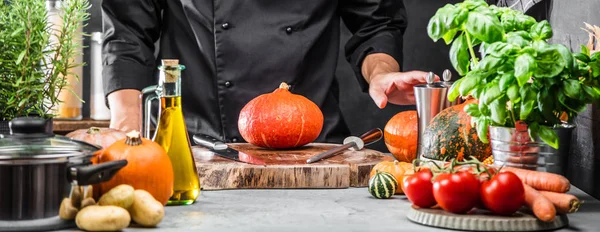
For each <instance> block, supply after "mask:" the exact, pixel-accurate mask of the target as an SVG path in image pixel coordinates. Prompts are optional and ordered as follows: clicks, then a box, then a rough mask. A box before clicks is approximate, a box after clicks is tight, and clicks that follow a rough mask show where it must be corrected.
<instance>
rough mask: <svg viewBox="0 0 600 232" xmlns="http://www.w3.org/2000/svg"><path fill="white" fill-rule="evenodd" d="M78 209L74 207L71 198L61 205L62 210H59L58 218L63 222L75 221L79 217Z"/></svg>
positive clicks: (63, 201) (64, 200)
mask: <svg viewBox="0 0 600 232" xmlns="http://www.w3.org/2000/svg"><path fill="white" fill-rule="evenodd" d="M77 212H79V210H77V208H75V207H74V206H73V204H72V203H71V199H70V198H65V199H63V200H62V202H61V203H60V208H59V210H58V216H59V217H60V218H61V219H63V220H73V219H74V218H75V215H77Z"/></svg>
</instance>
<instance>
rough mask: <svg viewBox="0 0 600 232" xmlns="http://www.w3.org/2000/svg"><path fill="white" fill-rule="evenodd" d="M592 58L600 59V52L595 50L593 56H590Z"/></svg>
mask: <svg viewBox="0 0 600 232" xmlns="http://www.w3.org/2000/svg"><path fill="white" fill-rule="evenodd" d="M590 59H591V60H593V61H597V60H600V52H594V54H592V56H591V57H590Z"/></svg>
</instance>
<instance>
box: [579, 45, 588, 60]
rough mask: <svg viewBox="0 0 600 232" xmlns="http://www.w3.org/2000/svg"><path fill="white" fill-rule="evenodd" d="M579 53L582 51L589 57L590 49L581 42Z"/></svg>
mask: <svg viewBox="0 0 600 232" xmlns="http://www.w3.org/2000/svg"><path fill="white" fill-rule="evenodd" d="M581 53H583V54H584V55H586V56H588V57H589V56H590V49H589V48H588V47H587V46H585V45H583V44H582V45H581Z"/></svg>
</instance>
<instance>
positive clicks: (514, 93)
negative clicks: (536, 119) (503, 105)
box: [506, 84, 521, 103]
mask: <svg viewBox="0 0 600 232" xmlns="http://www.w3.org/2000/svg"><path fill="white" fill-rule="evenodd" d="M506 96H508V99H510V101H512V102H513V103H519V100H520V98H521V95H519V86H518V85H515V84H513V85H511V86H510V87H508V90H506Z"/></svg>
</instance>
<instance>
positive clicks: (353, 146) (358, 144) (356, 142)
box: [306, 128, 383, 164]
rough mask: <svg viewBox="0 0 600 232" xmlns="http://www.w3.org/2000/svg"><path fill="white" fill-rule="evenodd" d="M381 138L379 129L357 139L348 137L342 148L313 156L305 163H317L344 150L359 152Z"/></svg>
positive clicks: (381, 134) (381, 133)
mask: <svg viewBox="0 0 600 232" xmlns="http://www.w3.org/2000/svg"><path fill="white" fill-rule="evenodd" d="M381 137H383V132H382V131H381V129H379V128H375V129H372V130H370V131H367V132H365V133H364V134H362V135H361V136H359V137H356V136H349V137H347V138H346V139H344V142H343V145H342V146H339V147H335V148H332V149H329V150H328V151H326V152H323V153H320V154H318V155H315V156H313V157H311V158H310V159H307V160H306V163H308V164H310V163H314V162H317V161H319V160H321V159H326V158H329V157H332V156H335V155H336V154H337V153H339V152H341V151H343V150H346V149H350V150H356V151H357V150H361V149H363V147H365V146H366V145H369V144H372V143H374V142H377V141H379V140H380V139H381Z"/></svg>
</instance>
